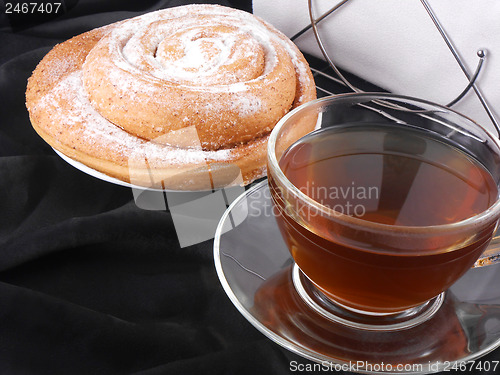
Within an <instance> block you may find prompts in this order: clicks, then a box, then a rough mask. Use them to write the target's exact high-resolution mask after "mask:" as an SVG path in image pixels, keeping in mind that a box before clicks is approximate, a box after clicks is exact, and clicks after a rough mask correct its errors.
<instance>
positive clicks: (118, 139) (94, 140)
mask: <svg viewBox="0 0 500 375" xmlns="http://www.w3.org/2000/svg"><path fill="white" fill-rule="evenodd" d="M81 76H82V74H81V71H76V72H73V73H71V74H69V75H67V76H66V77H65V78H63V79H62V80H61V81H60V82H59V83H58V84H57V85H56V86H55V87H54V88H53V89H52V90H51V91H50V92H49V93H47V94H46V95H45V96H44V97H42V98H41V99H40V101H39V102H38V103H37V107H38V106H41V107H42V108H43V109H44V110H49V109H50V108H53V109H56V108H59V107H60V105H59V103H61V102H64V103H66V105H69V108H68V109H67V111H65V112H64V113H60V112H59V113H53V116H54V117H56V116H59V117H60V121H64V123H65V125H66V127H68V128H71V127H74V126H75V125H77V126H76V127H74V128H75V129H81V130H80V131H79V132H80V134H75V135H76V136H80V137H81V138H82V139H83V140H84V141H85V142H87V143H89V144H93V145H99V144H101V145H102V147H105V148H107V149H109V148H110V145H112V146H111V149H109V151H111V152H117V153H122V154H125V155H129V154H131V153H134V154H136V155H141V154H142V155H147V158H148V160H149V161H150V162H155V161H158V162H168V163H170V164H184V163H193V164H197V163H202V162H206V161H221V160H225V159H227V158H228V157H229V156H230V154H231V150H229V149H223V150H218V151H203V150H201V149H196V148H190V149H187V148H186V149H182V148H177V147H173V146H169V145H162V144H159V143H155V142H154V141H146V140H143V139H141V138H137V137H136V136H134V135H132V134H130V133H128V132H126V131H125V130H123V129H121V128H120V127H118V126H116V125H115V124H113V123H111V122H109V121H108V120H106V119H105V118H104V117H102V116H101V115H100V114H99V113H98V112H97V111H96V110H95V109H94V107H93V106H92V104H91V103H90V101H89V99H88V98H87V95H86V93H85V90H84V88H83V84H82V77H81ZM54 112H55V111H54ZM54 119H55V120H56V121H57V118H54Z"/></svg>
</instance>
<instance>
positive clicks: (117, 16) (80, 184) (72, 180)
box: [0, 0, 500, 375]
mask: <svg viewBox="0 0 500 375" xmlns="http://www.w3.org/2000/svg"><path fill="white" fill-rule="evenodd" d="M203 2H210V1H206V0H205V1H203ZM184 3H193V1H189V2H187V1H182V0H171V1H169V0H163V1H156V0H142V1H133V0H112V1H100V0H79V1H76V0H73V1H66V2H65V4H66V6H67V12H66V14H64V15H61V16H58V17H56V18H52V19H50V17H45V18H44V17H38V18H35V19H28V18H24V19H22V18H21V17H17V18H14V17H12V18H10V19H9V18H7V17H6V16H5V14H4V9H3V8H0V9H1V10H2V12H1V14H0V374H128V373H134V374H142V375H146V374H288V373H290V372H291V371H290V361H291V360H294V361H298V362H300V363H303V364H307V363H309V362H308V361H307V360H305V359H301V358H299V357H297V356H295V355H293V354H291V353H289V352H288V351H287V350H285V349H282V348H280V347H278V346H277V345H276V344H274V343H272V342H271V341H270V340H268V339H267V338H265V337H264V336H263V335H262V334H260V333H259V332H258V331H257V330H256V329H254V328H253V327H252V326H251V325H250V324H249V323H248V322H247V321H246V320H245V319H244V318H243V317H242V316H241V315H240V314H239V313H238V312H237V310H236V308H235V307H234V306H233V305H232V304H231V302H230V301H229V299H228V298H227V297H226V295H225V293H224V292H223V290H222V287H221V286H220V283H219V281H218V279H217V276H216V273H215V269H214V265H213V260H212V241H207V242H204V243H202V244H199V245H196V246H192V247H189V248H184V249H181V248H179V244H178V241H177V238H176V235H175V232H174V227H173V223H172V219H171V217H170V214H169V213H168V212H165V211H143V210H141V209H139V208H137V207H136V206H135V204H134V201H133V197H132V192H131V190H130V189H128V188H123V187H119V186H115V185H112V184H109V183H106V182H102V181H100V180H97V179H95V178H93V177H89V176H87V175H85V174H83V173H82V172H80V171H78V170H76V169H74V168H73V167H71V166H69V165H68V164H66V163H65V162H64V161H62V160H61V159H60V158H59V157H57V156H56V155H55V154H54V152H53V151H52V149H51V148H50V147H48V146H47V145H46V144H45V143H44V142H43V141H42V140H41V138H39V137H38V135H37V134H36V133H35V132H34V131H33V130H32V128H31V126H30V123H29V119H28V114H27V111H26V108H25V104H24V101H25V100H24V92H25V89H26V80H27V78H28V77H29V75H30V74H31V72H32V71H33V69H34V68H35V66H36V64H37V63H38V62H39V61H40V60H41V58H42V57H43V56H44V55H45V54H46V53H47V52H48V51H49V50H50V48H51V47H52V46H53V45H54V44H56V43H58V42H62V41H64V40H66V39H68V38H70V37H72V36H74V35H76V34H79V33H82V32H84V31H87V30H89V29H92V28H95V27H98V26H102V25H105V24H108V23H111V22H114V21H117V20H121V19H124V18H129V17H132V16H135V15H138V14H141V13H145V12H149V11H153V10H156V9H160V8H165V7H170V6H176V5H181V4H184ZM214 3H219V4H222V5H228V6H233V7H237V8H240V9H245V10H248V11H251V1H237V0H235V1H230V0H227V1H214ZM2 6H3V4H2ZM499 358H500V353H499V352H498V351H496V352H494V353H493V354H490V355H489V356H488V357H485V358H484V359H497V360H498V359H499Z"/></svg>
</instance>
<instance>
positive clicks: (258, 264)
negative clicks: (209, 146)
mask: <svg viewBox="0 0 500 375" xmlns="http://www.w3.org/2000/svg"><path fill="white" fill-rule="evenodd" d="M234 223H236V224H237V225H236V226H235V227H234V229H232V230H228V228H230V227H232V226H234ZM214 257H215V264H216V268H217V273H218V275H219V278H220V280H221V283H222V285H223V287H224V289H225V291H226V293H227V294H228V296H229V298H230V299H231V301H232V302H233V303H234V305H235V306H236V307H237V308H238V310H239V311H240V312H241V314H242V315H243V316H245V318H246V319H247V320H248V321H249V322H250V323H252V324H253V325H254V326H255V327H256V328H257V329H259V330H260V331H261V332H262V333H264V334H265V335H266V336H267V337H269V338H270V339H271V340H273V341H275V342H276V343H278V344H280V345H282V346H283V347H285V348H287V349H289V350H291V351H292V352H295V353H297V354H299V355H301V356H303V357H305V358H308V359H311V360H313V361H316V362H319V363H321V364H323V365H325V366H330V367H331V368H332V369H339V370H340V369H342V370H350V371H358V372H361V373H386V372H387V373H431V372H437V371H442V370H445V369H450V370H451V369H453V368H454V365H456V363H457V362H463V361H471V360H474V359H476V358H478V357H480V356H482V355H484V354H486V353H488V352H490V351H492V350H493V349H495V348H496V347H498V346H500V290H498V288H496V287H494V286H495V285H499V284H500V266H499V265H496V266H489V267H483V268H477V269H471V270H470V271H469V272H467V273H466V275H465V276H463V277H462V278H461V279H460V280H459V281H458V282H457V283H456V284H455V285H454V286H453V287H452V288H451V289H450V290H449V291H448V292H447V293H446V294H445V297H444V301H443V304H442V306H441V307H440V308H439V310H438V311H437V312H436V313H435V314H434V315H433V316H432V318H430V319H429V320H427V321H425V322H423V323H421V324H419V325H416V326H414V327H411V328H407V329H402V330H391V331H370V330H363V329H357V328H354V327H348V326H345V325H343V324H341V323H339V322H334V321H332V320H329V319H327V318H326V317H324V316H322V315H320V314H318V313H317V312H315V311H314V310H312V309H310V308H309V306H308V305H307V304H306V303H305V302H304V300H303V299H302V297H301V296H300V295H299V294H298V293H297V291H296V289H295V287H294V283H293V269H294V264H293V260H292V258H291V256H290V253H289V251H288V249H287V247H286V245H285V243H284V241H283V239H282V237H281V234H280V232H279V229H278V227H277V224H276V221H275V217H274V216H273V208H272V204H271V201H270V193H269V190H268V187H267V182H266V181H263V182H261V183H259V184H257V185H255V186H254V187H253V188H251V189H250V190H248V191H247V192H246V193H245V194H243V195H241V196H240V197H239V198H238V199H237V200H235V201H234V202H233V204H232V205H231V206H230V207H229V209H228V210H227V211H226V213H225V215H224V216H223V217H222V219H221V222H220V223H219V227H218V230H217V233H216V237H215V241H214ZM342 366H344V367H342ZM349 366H350V367H349Z"/></svg>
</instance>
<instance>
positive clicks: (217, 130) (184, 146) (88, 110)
mask: <svg viewBox="0 0 500 375" xmlns="http://www.w3.org/2000/svg"><path fill="white" fill-rule="evenodd" d="M315 96H316V91H315V86H314V81H313V78H312V75H311V72H310V69H309V67H308V65H307V62H306V61H305V59H304V57H303V56H302V54H301V53H300V51H299V50H298V49H297V47H296V46H295V45H294V44H293V43H292V42H291V41H290V40H289V39H287V38H286V37H285V36H284V35H283V34H281V33H280V32H279V31H277V30H276V29H275V28H273V27H272V26H270V25H269V24H267V23H265V22H264V21H262V20H260V19H259V18H257V17H255V16H253V15H252V14H250V13H246V12H243V11H239V10H235V9H231V8H226V7H221V6H216V5H188V6H181V7H176V8H170V9H165V10H160V11H156V12H152V13H148V14H145V15H143V16H139V17H135V18H131V19H128V20H125V21H122V22H117V23H114V24H111V25H108V26H105V27H103V28H99V29H95V30H91V31H89V32H87V33H84V34H81V35H78V36H76V37H74V38H72V39H70V40H68V41H66V42H64V43H62V44H59V45H57V46H56V47H54V48H53V49H52V50H51V51H50V52H49V53H48V54H47V55H46V56H45V57H44V59H43V60H42V61H41V62H40V64H39V65H38V66H37V68H36V69H35V71H34V72H33V75H32V76H31V78H30V79H29V81H28V88H27V92H26V102H27V107H28V110H29V113H30V119H31V122H32V124H33V127H34V128H35V130H36V131H37V132H38V133H39V135H40V136H41V137H42V138H43V139H44V140H45V141H46V142H47V143H49V144H50V145H51V146H52V147H53V148H54V149H56V150H58V151H60V152H62V153H63V154H64V155H66V156H67V157H69V158H71V159H73V160H76V161H78V162H81V163H83V164H85V165H86V166H88V167H90V168H93V169H95V170H97V171H99V172H102V173H105V174H107V175H109V176H111V177H114V178H118V179H120V180H122V181H126V182H131V183H133V184H136V185H141V186H146V187H150V186H153V187H162V188H167V189H174V190H199V189H207V188H214V187H220V186H225V185H227V184H231V183H234V181H238V178H237V175H239V176H240V180H239V183H243V184H247V183H249V182H251V181H253V180H254V179H256V178H259V177H261V176H263V175H264V174H265V153H266V143H267V138H268V135H269V133H270V131H271V130H272V129H273V127H274V126H275V124H276V123H277V121H278V120H279V119H280V118H281V117H283V115H285V114H286V113H287V112H289V111H290V110H291V109H293V108H295V107H297V106H299V105H300V104H302V103H305V102H307V101H309V100H311V99H314V98H315ZM313 127H314V124H306V125H305V126H304V129H303V131H304V134H305V133H307V132H309V131H310V130H311V129H312V128H313Z"/></svg>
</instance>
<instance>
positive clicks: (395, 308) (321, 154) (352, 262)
mask: <svg viewBox="0 0 500 375" xmlns="http://www.w3.org/2000/svg"><path fill="white" fill-rule="evenodd" d="M316 118H318V129H317V130H315V131H313V132H312V133H310V134H308V135H306V136H304V137H302V138H300V139H293V137H290V134H293V132H294V131H295V130H294V129H295V128H296V127H299V126H303V124H304V121H309V122H310V121H312V120H313V119H316ZM268 178H269V187H270V191H271V196H272V201H273V204H274V206H275V208H276V220H277V223H278V226H279V228H280V231H281V233H282V236H283V238H284V240H285V242H286V244H287V246H288V248H289V250H290V252H291V254H292V257H293V259H294V261H295V264H296V266H297V272H296V274H297V275H298V276H297V277H296V279H295V280H294V281H295V282H296V284H297V285H296V286H297V288H298V290H299V294H301V295H303V296H305V297H304V298H305V299H307V302H308V303H311V304H312V305H314V306H313V307H315V308H318V309H320V310H325V309H326V310H327V311H328V313H332V314H340V315H342V319H343V321H347V322H349V321H350V320H351V321H356V322H357V323H356V324H358V323H359V324H360V326H361V327H362V328H367V329H369V328H370V327H371V326H372V325H376V326H377V327H379V328H380V327H382V328H380V329H383V327H384V326H386V327H387V326H390V325H391V324H392V325H394V324H396V325H395V326H396V327H397V328H398V329H400V328H404V327H405V324H406V323H404V322H409V321H410V320H411V319H409V318H408V317H412V319H413V318H415V319H416V320H415V319H413V320H411V321H412V323H411V324H416V323H418V322H420V321H422V319H427V318H429V317H430V316H431V315H432V312H435V311H436V309H438V308H439V303H440V301H441V299H442V293H443V292H444V291H445V290H447V289H448V288H449V287H450V286H451V285H452V284H453V283H454V282H455V281H456V280H458V279H459V278H460V276H462V275H463V274H464V273H465V272H466V271H467V270H468V269H470V267H472V266H473V265H474V264H475V262H476V261H477V259H478V258H480V257H481V255H482V254H483V252H484V251H485V250H486V248H487V247H488V245H489V243H490V240H491V238H492V237H493V235H494V232H495V229H496V226H497V222H498V218H499V216H500V201H499V188H498V187H499V183H500V144H499V142H498V141H497V139H496V138H495V137H494V136H492V135H491V134H490V133H489V132H488V131H486V130H484V129H483V128H481V127H480V126H479V125H477V124H475V123H474V122H472V121H471V120H469V119H467V118H466V117H464V116H462V115H460V114H458V113H457V112H454V111H452V110H450V109H448V108H445V107H441V106H438V105H435V104H432V103H429V102H425V101H421V100H417V99H412V98H407V97H401V96H394V95H390V94H386V95H384V94H346V95H339V96H334V97H328V98H323V99H318V100H316V101H313V102H310V103H308V104H306V105H304V106H302V107H301V108H299V109H297V110H295V111H293V112H292V113H290V114H289V115H287V116H286V117H285V118H284V119H283V120H282V121H281V122H280V123H279V124H278V125H277V126H276V128H275V130H274V131H273V133H272V135H271V138H270V141H269V148H268ZM304 291H305V292H304ZM308 293H309V296H313V297H312V298H310V297H308V296H307V295H308ZM312 299H316V302H314V301H311V300H312ZM318 301H319V302H318ZM318 304H320V305H321V306H317V305H318ZM426 309H427V313H423V312H424V311H426ZM353 316H355V318H353ZM365 317H366V319H364V318H365ZM368 317H369V319H368ZM377 317H380V319H379V320H380V321H381V322H383V323H380V322H377V319H378V318H377ZM402 317H403V318H402ZM344 318H345V319H344ZM398 319H399V320H398ZM401 319H402V320H401ZM398 321H400V322H403V323H401V324H398V323H397V322H398ZM360 322H361V323H360ZM374 322H375V323H374ZM365 323H366V324H365ZM359 324H358V325H359Z"/></svg>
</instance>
